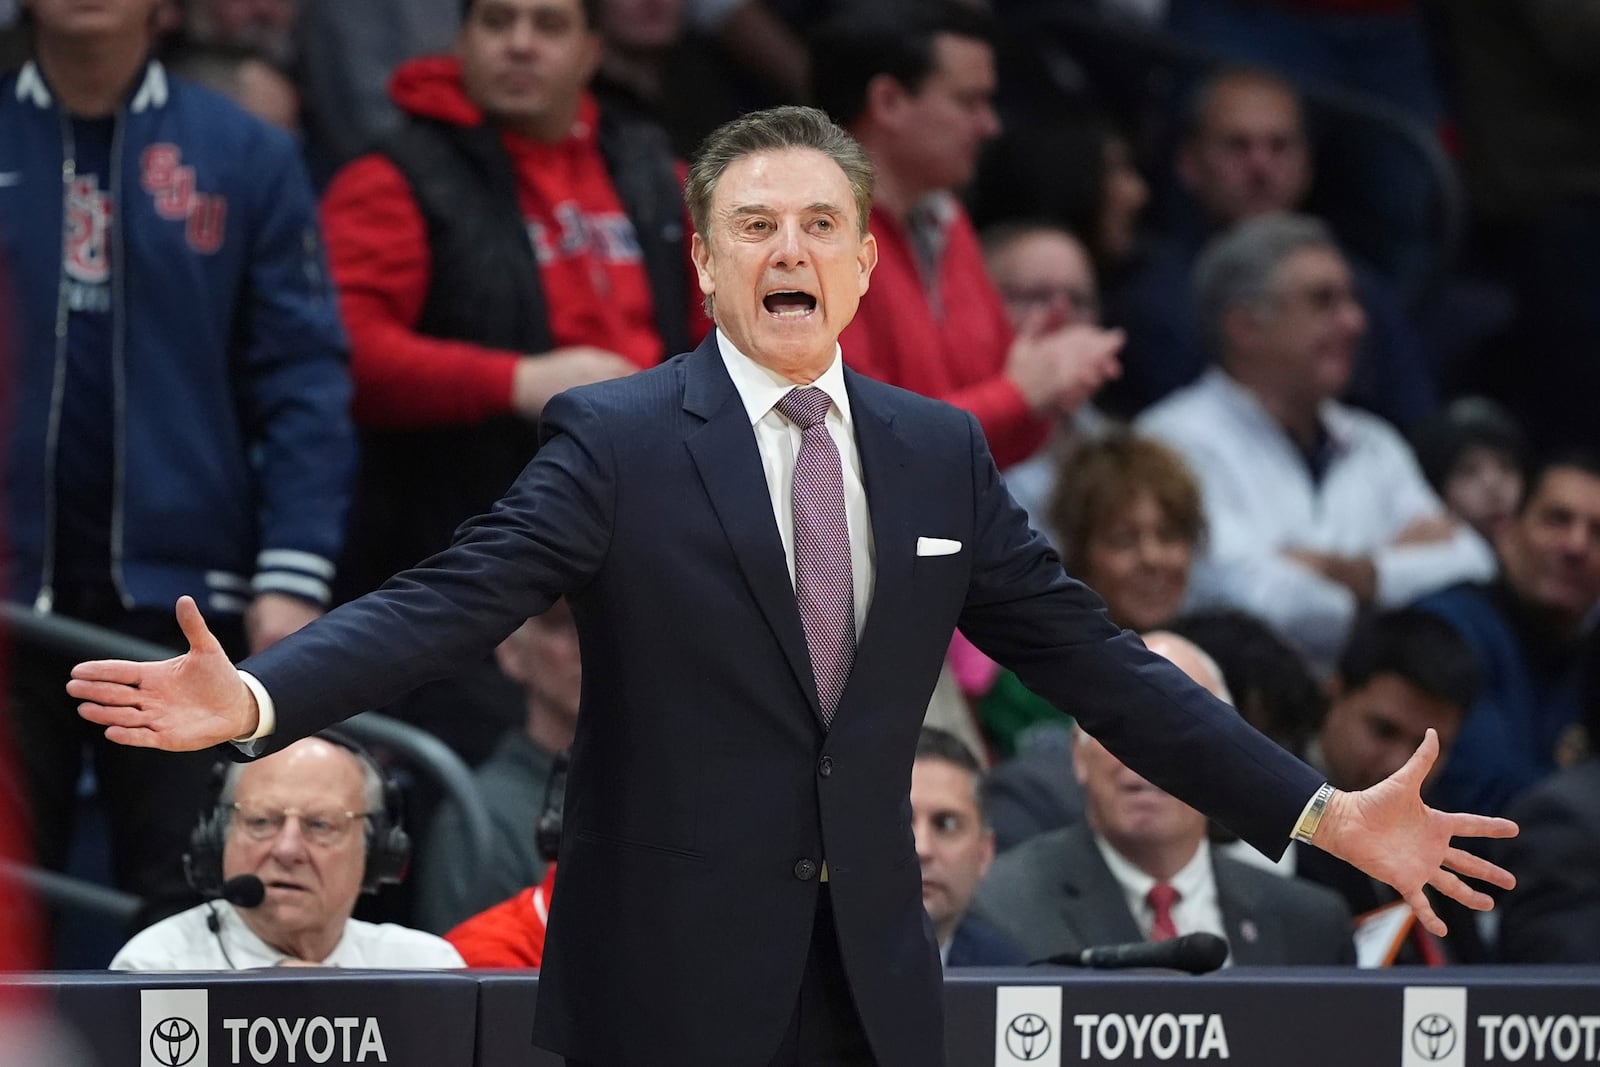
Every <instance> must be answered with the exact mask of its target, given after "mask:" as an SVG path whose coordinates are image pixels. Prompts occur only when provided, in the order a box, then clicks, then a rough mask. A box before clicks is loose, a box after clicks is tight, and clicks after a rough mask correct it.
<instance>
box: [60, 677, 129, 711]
mask: <svg viewBox="0 0 1600 1067" xmlns="http://www.w3.org/2000/svg"><path fill="white" fill-rule="evenodd" d="M67 695H68V696H70V697H74V698H76V699H78V700H82V701H86V702H88V703H90V704H105V705H107V706H109V707H119V708H133V707H138V706H139V701H140V698H141V697H142V696H143V695H144V694H143V691H142V690H140V689H138V688H136V687H135V686H130V685H122V684H121V683H118V682H87V681H84V680H83V679H81V678H75V679H73V680H72V681H70V682H68V683H67Z"/></svg>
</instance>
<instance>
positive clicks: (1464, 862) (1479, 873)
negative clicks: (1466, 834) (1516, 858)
mask: <svg viewBox="0 0 1600 1067" xmlns="http://www.w3.org/2000/svg"><path fill="white" fill-rule="evenodd" d="M1444 865H1445V866H1446V867H1448V868H1449V869H1450V870H1452V871H1455V872H1456V873H1457V874H1462V875H1465V876H1467V877H1468V878H1476V879H1477V880H1478V881H1480V882H1488V883H1489V884H1490V885H1497V886H1499V887H1500V888H1501V889H1515V888H1516V887H1517V878H1516V875H1514V874H1512V873H1511V872H1510V871H1508V870H1506V869H1505V868H1504V867H1500V866H1497V865H1496V864H1493V863H1490V862H1489V861H1488V860H1486V859H1484V858H1483V857H1482V856H1474V855H1473V854H1472V853H1470V852H1468V851H1466V850H1465V849H1460V848H1451V849H1447V850H1445V854H1444Z"/></svg>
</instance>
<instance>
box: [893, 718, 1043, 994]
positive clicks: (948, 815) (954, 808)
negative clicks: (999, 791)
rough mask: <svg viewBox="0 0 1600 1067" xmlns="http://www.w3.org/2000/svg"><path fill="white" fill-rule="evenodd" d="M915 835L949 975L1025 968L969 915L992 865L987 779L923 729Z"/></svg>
mask: <svg viewBox="0 0 1600 1067" xmlns="http://www.w3.org/2000/svg"><path fill="white" fill-rule="evenodd" d="M911 831H912V833H913V834H914V835H915V836H916V839H917V861H918V862H919V863H920V864H921V866H922V906H923V907H924V908H925V909H926V910H927V912H928V919H929V920H930V921H931V922H932V923H933V936H934V939H935V940H936V941H937V942H938V945H939V958H940V960H942V961H943V962H944V965H945V966H946V967H1007V966H1014V965H1017V966H1020V965H1021V964H1024V963H1027V962H1028V957H1027V956H1026V955H1024V954H1023V951H1022V948H1021V946H1019V945H1018V944H1016V942H1014V941H1012V940H1011V938H1010V937H1009V936H1007V935H1006V934H1003V933H1001V932H1000V931H999V930H997V929H995V928H994V927H993V926H991V925H990V924H988V923H986V922H984V921H983V920H982V919H979V918H978V917H977V916H975V915H971V914H969V913H968V911H967V908H968V907H969V906H970V905H971V904H972V894H973V893H974V892H975V891H976V890H977V888H978V883H979V882H981V881H982V880H983V876H984V875H985V874H986V873H988V870H989V864H990V863H992V862H994V831H993V830H991V829H990V828H989V821H988V819H987V818H985V816H984V811H983V771H982V769H981V768H980V767H979V766H978V761H977V759H976V757H974V756H973V755H972V753H971V752H970V751H969V750H968V749H967V747H966V746H965V745H963V744H962V743H961V742H960V740H958V739H957V738H956V737H954V736H953V735H951V734H947V733H945V732H944V731H943V730H930V729H928V728H926V727H924V728H923V731H922V733H921V735H920V736H919V737H918V738H917V756H916V761H915V762H914V763H912V765H911Z"/></svg>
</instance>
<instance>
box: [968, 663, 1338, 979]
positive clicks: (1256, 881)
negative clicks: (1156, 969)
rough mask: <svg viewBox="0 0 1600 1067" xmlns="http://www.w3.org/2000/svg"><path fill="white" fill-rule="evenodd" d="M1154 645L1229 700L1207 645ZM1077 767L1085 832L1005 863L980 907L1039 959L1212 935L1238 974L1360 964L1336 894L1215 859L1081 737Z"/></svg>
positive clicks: (1146, 786)
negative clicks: (1264, 968) (1255, 968)
mask: <svg viewBox="0 0 1600 1067" xmlns="http://www.w3.org/2000/svg"><path fill="white" fill-rule="evenodd" d="M1145 643H1146V644H1147V645H1149V647H1150V649H1151V651H1153V652H1156V653H1157V654H1159V655H1162V656H1165V657H1166V658H1167V659H1169V660H1171V661H1172V662H1173V663H1174V664H1176V665H1177V666H1178V667H1180V668H1181V669H1182V670H1183V672H1184V673H1185V674H1187V675H1189V677H1191V678H1193V679H1194V680H1195V681H1196V682H1198V683H1200V684H1201V685H1203V686H1205V687H1206V688H1207V689H1209V690H1210V691H1211V692H1212V693H1214V694H1215V695H1216V696H1217V697H1219V698H1220V699H1222V700H1225V701H1227V700H1230V697H1229V695H1228V692H1227V687H1226V686H1225V685H1224V684H1223V681H1222V672H1221V670H1220V669H1218V667H1217V665H1216V663H1215V662H1213V661H1212V659H1211V657H1209V656H1207V655H1206V654H1205V653H1204V652H1202V651H1201V650H1200V649H1199V648H1198V647H1197V646H1195V645H1193V644H1192V643H1190V642H1189V641H1186V640H1184V639H1183V638H1181V637H1177V636H1175V635H1173V634H1168V633H1162V632H1156V633H1152V634H1148V635H1146V637H1145ZM1072 765H1073V771H1074V773H1075V774H1076V776H1077V779H1078V782H1079V784H1080V785H1081V786H1082V787H1083V796H1084V814H1085V816H1086V820H1087V821H1086V822H1085V823H1080V824H1078V825H1075V826H1071V827H1068V828H1067V829H1064V830H1057V831H1054V832H1052V833H1048V834H1043V835H1040V836H1039V837H1036V838H1034V839H1033V840H1031V841H1028V842H1025V843H1024V844H1022V845H1019V846H1017V847H1016V848H1014V849H1012V850H1011V851H1009V852H1007V853H1005V854H1004V855H1002V856H1001V857H1000V858H999V859H997V860H996V861H995V863H994V865H993V866H992V867H991V868H990V871H989V876H988V878H987V879H985V881H984V882H983V884H982V885H981V886H980V887H979V888H978V896H977V901H976V903H975V905H974V908H975V910H976V911H977V912H978V913H979V914H980V915H982V916H984V917H985V918H987V919H988V920H989V921H990V922H992V923H994V924H995V925H997V926H999V927H1000V928H1001V929H1003V930H1004V931H1005V932H1007V933H1009V934H1010V935H1011V936H1012V937H1013V938H1015V939H1016V940H1017V941H1019V942H1021V944H1022V946H1023V947H1024V948H1025V949H1027V951H1028V955H1029V956H1030V958H1033V959H1044V958H1046V957H1049V956H1054V955H1058V954H1061V953H1071V954H1074V955H1075V954H1076V953H1078V952H1080V951H1081V950H1083V949H1085V948H1089V947H1091V946H1094V945H1105V944H1116V943H1120V942H1128V941H1145V940H1151V941H1159V940H1164V939H1166V938H1169V937H1175V936H1177V935H1179V934H1188V933H1195V932H1198V931H1204V932H1206V933H1212V934H1217V935H1218V936H1221V937H1224V938H1226V939H1227V941H1228V944H1229V947H1230V952H1229V959H1230V960H1231V962H1233V963H1236V964H1338V963H1354V962H1355V948H1354V945H1353V944H1352V942H1351V940H1350V915H1349V913H1348V912H1347V911H1346V910H1345V907H1344V905H1343V903H1342V902H1341V901H1340V900H1339V898H1338V896H1337V895H1336V894H1334V893H1332V892H1330V891H1328V890H1326V889H1323V888H1321V887H1320V886H1313V885H1310V884H1308V883H1303V882H1298V881H1295V880H1294V879H1286V878H1281V877H1279V876H1278V875H1276V874H1273V873H1271V872H1269V871H1266V870H1263V869H1261V868H1260V867H1257V866H1254V865H1251V864H1246V863H1242V862H1240V861H1238V860H1235V859H1232V858H1229V857H1228V856H1225V855H1222V854H1221V853H1220V852H1215V851H1213V850H1212V849H1211V847H1210V845H1209V844H1208V843H1207V841H1206V817H1205V816H1204V815H1203V814H1201V813H1200V812H1198V811H1196V810H1195V809H1194V808H1191V807H1190V806H1189V805H1187V804H1185V803H1183V802H1182V801H1181V800H1178V799H1177V798H1176V797H1174V796H1172V795H1171V794H1169V793H1165V792H1163V791H1161V790H1160V789H1157V788H1156V787H1155V786H1153V785H1151V784H1150V783H1149V782H1148V781H1146V780H1145V779H1144V778H1142V777H1140V776H1139V775H1138V774H1136V773H1135V772H1134V771H1132V770H1130V769H1128V767H1127V766H1125V765H1124V764H1123V763H1122V761H1121V760H1119V759H1117V757H1115V756H1113V755H1112V754H1111V753H1110V752H1109V751H1107V750H1106V748H1105V747H1104V746H1103V745H1101V744H1100V742H1098V741H1096V740H1095V739H1094V738H1092V737H1090V736H1089V735H1088V734H1086V733H1084V732H1083V731H1082V730H1078V731H1076V740H1075V743H1074V745H1073V755H1072Z"/></svg>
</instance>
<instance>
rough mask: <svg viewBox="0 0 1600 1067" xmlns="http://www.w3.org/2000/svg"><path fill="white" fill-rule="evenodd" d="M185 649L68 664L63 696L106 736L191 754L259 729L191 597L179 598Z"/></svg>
mask: <svg viewBox="0 0 1600 1067" xmlns="http://www.w3.org/2000/svg"><path fill="white" fill-rule="evenodd" d="M178 625H179V626H180V627H182V628H183V636H184V638H185V639H186V640H187V641H188V642H189V651H188V652H186V653H184V654H183V655H181V656H176V657H174V658H172V659H165V660H157V661H155V662H152V663H135V662H133V661H131V660H122V659H102V660H90V661H88V662H86V663H80V664H78V665H77V666H76V667H74V668H72V680H71V681H70V682H68V683H67V693H68V694H70V695H71V696H73V697H75V698H76V699H78V700H81V701H83V703H81V704H79V705H78V714H79V715H82V716H83V717H84V718H85V719H88V720H89V721H90V722H94V723H99V724H100V725H101V726H104V727H105V728H106V739H107V740H110V741H115V742H116V743H118V744H121V745H132V746H134V747H136V748H161V749H166V750H168V751H172V752H188V751H193V750H195V749H201V748H210V747H211V746H212V745H216V744H221V743H222V742H224V741H228V740H231V739H233V738H235V737H239V736H242V735H244V734H247V733H249V732H251V731H253V730H254V729H255V728H256V723H257V721H258V716H259V712H258V711H257V710H256V703H255V698H254V697H253V696H251V694H250V690H249V689H248V688H247V687H246V686H245V684H244V682H242V681H241V680H240V679H239V672H238V671H236V670H235V669H234V667H233V663H232V662H231V661H230V660H229V659H228V655H227V653H226V652H224V651H223V650H222V644H221V643H220V642H219V641H218V640H217V639H216V637H215V636H214V635H213V634H212V633H211V631H210V629H208V628H207V626H206V622H205V619H204V618H202V617H201V615H200V609H199V607H197V606H196V605H195V602H194V599H193V598H192V597H182V598H180V599H179V601H178Z"/></svg>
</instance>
